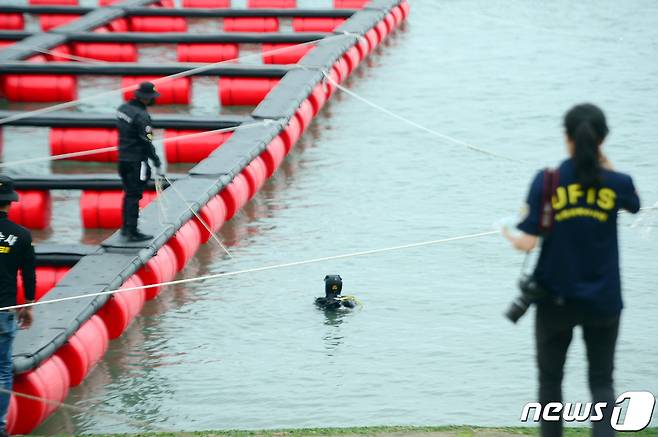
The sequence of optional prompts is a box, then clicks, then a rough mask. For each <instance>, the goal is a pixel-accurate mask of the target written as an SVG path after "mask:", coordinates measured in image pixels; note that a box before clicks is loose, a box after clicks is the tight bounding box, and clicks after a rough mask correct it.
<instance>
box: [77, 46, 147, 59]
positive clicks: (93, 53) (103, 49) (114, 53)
mask: <svg viewBox="0 0 658 437" xmlns="http://www.w3.org/2000/svg"><path fill="white" fill-rule="evenodd" d="M72 46H73V54H74V55H76V56H80V57H82V58H89V59H97V60H99V61H107V62H137V45H135V44H127V43H105V42H102V43H99V42H74V43H73V44H72Z"/></svg>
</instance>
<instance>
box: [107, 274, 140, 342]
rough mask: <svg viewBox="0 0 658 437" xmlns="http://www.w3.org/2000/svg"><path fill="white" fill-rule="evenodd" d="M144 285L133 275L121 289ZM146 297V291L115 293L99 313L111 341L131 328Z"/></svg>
mask: <svg viewBox="0 0 658 437" xmlns="http://www.w3.org/2000/svg"><path fill="white" fill-rule="evenodd" d="M143 285H144V284H143V283H142V280H141V279H140V278H139V276H137V275H133V276H131V277H130V278H128V280H126V282H124V283H123V285H122V286H121V289H127V288H134V287H141V286H143ZM145 300H146V297H145V295H144V290H143V289H142V290H129V291H124V292H122V293H114V294H113V295H112V296H111V297H110V299H109V300H108V301H107V302H106V303H105V305H103V307H102V308H101V309H100V310H99V311H98V313H97V314H98V316H99V317H100V318H101V319H102V320H103V323H105V327H106V328H107V332H108V335H109V338H110V340H113V339H115V338H119V337H120V336H121V334H123V332H124V331H125V330H126V328H128V326H130V324H131V323H132V321H133V320H134V319H135V316H137V314H139V313H140V312H141V311H142V308H143V307H144V301H145Z"/></svg>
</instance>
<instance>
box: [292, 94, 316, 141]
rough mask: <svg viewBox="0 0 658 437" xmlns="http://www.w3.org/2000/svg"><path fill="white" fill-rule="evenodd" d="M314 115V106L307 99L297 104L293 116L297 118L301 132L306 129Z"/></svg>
mask: <svg viewBox="0 0 658 437" xmlns="http://www.w3.org/2000/svg"><path fill="white" fill-rule="evenodd" d="M314 116H315V108H313V104H312V103H311V101H310V100H309V99H306V100H304V101H303V102H302V104H301V105H300V106H299V109H298V110H297V112H295V117H297V118H298V119H299V123H300V125H301V127H302V133H303V132H304V131H306V129H308V127H309V125H310V124H311V121H313V117H314Z"/></svg>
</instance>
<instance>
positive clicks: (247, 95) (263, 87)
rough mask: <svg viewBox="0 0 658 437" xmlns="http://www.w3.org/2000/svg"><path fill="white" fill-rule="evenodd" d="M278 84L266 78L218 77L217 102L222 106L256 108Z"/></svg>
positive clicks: (277, 80) (276, 81)
mask: <svg viewBox="0 0 658 437" xmlns="http://www.w3.org/2000/svg"><path fill="white" fill-rule="evenodd" d="M278 84H279V79H275V78H267V77H220V78H219V101H220V102H221V104H222V105H223V106H256V105H258V104H259V103H260V102H261V101H262V100H263V99H264V98H265V97H266V96H267V94H269V92H270V91H272V88H274V87H275V86H277V85H278Z"/></svg>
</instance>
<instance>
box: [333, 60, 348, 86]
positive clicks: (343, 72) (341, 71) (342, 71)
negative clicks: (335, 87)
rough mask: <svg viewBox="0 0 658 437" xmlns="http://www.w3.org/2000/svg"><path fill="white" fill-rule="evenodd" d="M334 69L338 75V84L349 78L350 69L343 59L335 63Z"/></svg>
mask: <svg viewBox="0 0 658 437" xmlns="http://www.w3.org/2000/svg"><path fill="white" fill-rule="evenodd" d="M334 68H335V69H336V72H337V73H338V82H339V83H342V82H345V81H346V80H347V78H348V77H349V76H350V67H349V64H348V63H347V61H346V60H345V58H344V57H343V58H340V59H339V60H338V61H336V63H335V64H334Z"/></svg>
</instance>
